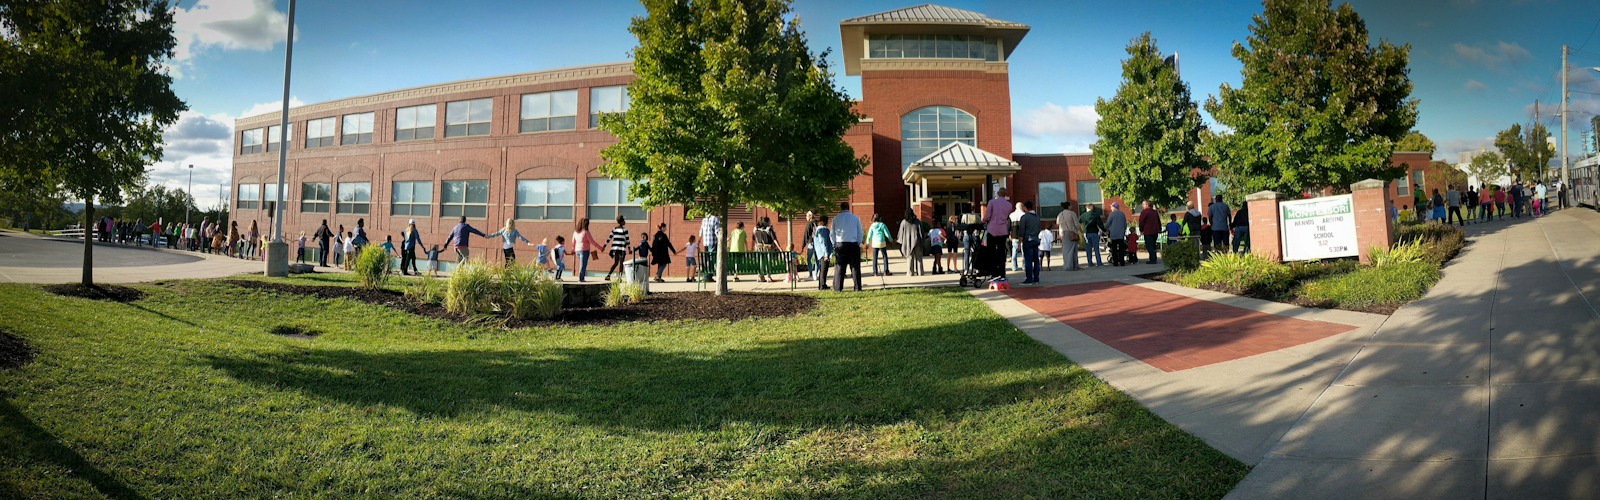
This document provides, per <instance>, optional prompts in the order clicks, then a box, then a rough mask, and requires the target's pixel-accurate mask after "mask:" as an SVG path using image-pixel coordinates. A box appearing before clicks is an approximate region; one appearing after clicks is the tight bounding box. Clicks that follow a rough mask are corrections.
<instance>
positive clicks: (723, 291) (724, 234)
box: [717, 202, 728, 295]
mask: <svg viewBox="0 0 1600 500" xmlns="http://www.w3.org/2000/svg"><path fill="white" fill-rule="evenodd" d="M727 294H728V203H726V202H723V203H718V204H717V295H727Z"/></svg>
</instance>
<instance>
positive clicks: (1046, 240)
mask: <svg viewBox="0 0 1600 500" xmlns="http://www.w3.org/2000/svg"><path fill="white" fill-rule="evenodd" d="M1055 244H1056V232H1055V231H1052V230H1049V229H1043V228H1040V229H1039V261H1040V263H1041V264H1044V266H1043V267H1044V270H1046V271H1049V270H1050V247H1051V246H1054V245H1055Z"/></svg>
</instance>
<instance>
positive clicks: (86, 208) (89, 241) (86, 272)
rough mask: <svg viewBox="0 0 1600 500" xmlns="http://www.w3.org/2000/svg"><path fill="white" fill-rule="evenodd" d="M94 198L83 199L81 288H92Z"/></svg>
mask: <svg viewBox="0 0 1600 500" xmlns="http://www.w3.org/2000/svg"><path fill="white" fill-rule="evenodd" d="M93 220H94V197H93V196H90V197H85V198H84V199H83V286H94V230H95V227H94V223H93V222H92V221H93Z"/></svg>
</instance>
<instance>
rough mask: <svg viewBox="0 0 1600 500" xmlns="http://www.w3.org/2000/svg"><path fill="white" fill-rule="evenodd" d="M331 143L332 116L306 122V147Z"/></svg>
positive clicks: (330, 144) (318, 146)
mask: <svg viewBox="0 0 1600 500" xmlns="http://www.w3.org/2000/svg"><path fill="white" fill-rule="evenodd" d="M332 145H333V117H328V118H322V119H318V120H311V121H308V122H306V149H311V148H321V147H327V146H332Z"/></svg>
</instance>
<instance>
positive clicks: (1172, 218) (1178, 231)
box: [1167, 214, 1183, 241]
mask: <svg viewBox="0 0 1600 500" xmlns="http://www.w3.org/2000/svg"><path fill="white" fill-rule="evenodd" d="M1182 237H1183V223H1181V222H1178V214H1167V240H1168V241H1171V240H1176V239H1178V238H1182Z"/></svg>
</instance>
